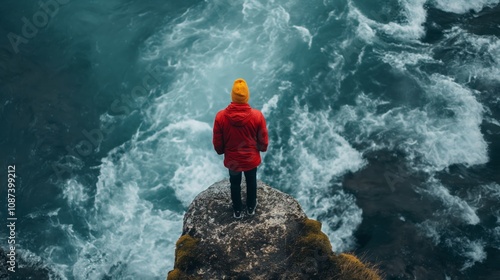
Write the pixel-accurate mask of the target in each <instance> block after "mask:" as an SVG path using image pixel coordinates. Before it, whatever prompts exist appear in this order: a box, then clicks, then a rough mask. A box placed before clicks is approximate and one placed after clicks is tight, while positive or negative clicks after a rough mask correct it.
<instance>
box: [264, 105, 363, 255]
mask: <svg viewBox="0 0 500 280" xmlns="http://www.w3.org/2000/svg"><path fill="white" fill-rule="evenodd" d="M331 117H332V114H331V110H327V111H319V112H311V111H309V109H308V108H307V106H306V107H301V106H300V105H299V102H298V99H295V108H294V114H293V115H292V116H290V121H291V122H292V127H291V132H292V135H291V137H290V138H289V140H288V145H289V146H290V149H289V150H287V151H286V156H283V155H282V154H281V155H280V152H283V151H279V152H276V151H273V152H274V154H273V162H271V163H268V164H271V165H273V166H274V168H276V169H279V170H281V171H280V172H279V174H275V175H274V177H277V178H278V179H277V181H279V182H280V185H281V187H282V188H284V189H286V190H287V191H288V192H290V193H292V194H293V195H294V196H295V197H297V199H298V201H299V202H300V204H301V205H302V206H303V209H304V211H305V212H306V214H307V215H308V216H309V217H312V218H316V219H319V220H320V221H321V222H322V223H323V231H324V232H325V233H326V234H327V235H328V236H329V238H330V241H331V243H332V247H333V249H334V250H335V251H337V252H339V251H345V250H349V249H352V246H353V245H354V243H353V241H354V240H353V238H352V235H353V232H354V230H355V229H356V228H357V227H358V226H359V224H360V223H361V213H362V211H361V209H360V208H358V207H357V206H356V204H355V198H354V197H353V196H352V195H349V194H346V193H344V192H343V191H342V189H341V186H340V184H338V183H333V181H332V180H335V178H339V177H340V176H341V175H343V174H345V173H346V172H349V171H352V172H354V171H356V170H358V169H360V168H361V167H363V166H364V164H365V161H364V160H363V158H362V156H361V154H360V153H359V152H358V151H356V150H355V149H354V148H352V147H351V145H350V144H349V143H348V142H347V141H346V140H345V139H344V138H343V137H341V136H340V135H339V134H338V132H337V131H336V128H335V127H334V125H333V123H332V121H331ZM290 158H293V159H295V160H294V161H292V162H291V161H290ZM291 174H292V175H291Z"/></svg>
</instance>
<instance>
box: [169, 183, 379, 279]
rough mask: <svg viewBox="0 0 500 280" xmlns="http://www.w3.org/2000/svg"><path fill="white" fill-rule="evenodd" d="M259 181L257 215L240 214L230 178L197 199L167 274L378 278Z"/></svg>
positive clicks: (180, 276)
mask: <svg viewBox="0 0 500 280" xmlns="http://www.w3.org/2000/svg"><path fill="white" fill-rule="evenodd" d="M257 187H258V190H257V200H258V206H257V210H256V213H255V215H254V216H249V215H246V213H245V215H244V216H243V218H242V219H239V220H237V219H235V218H233V213H232V208H231V198H230V189H229V181H228V180H223V181H220V182H217V183H215V184H213V185H212V186H210V187H209V188H208V189H207V190H205V191H203V192H202V193H200V194H199V195H198V196H197V197H196V198H195V199H194V201H193V202H192V203H191V205H190V206H189V209H188V211H187V212H186V214H185V216H184V226H183V232H182V236H181V237H180V238H179V240H178V241H177V244H176V252H175V265H174V269H173V270H172V271H170V272H169V273H168V277H167V279H169V280H174V279H252V280H253V279H266V280H268V279H287V280H288V279H363V280H367V279H380V277H379V275H378V274H377V271H376V270H375V269H372V268H370V267H369V266H367V265H365V264H363V263H362V262H361V261H359V260H358V259H357V258H356V257H355V256H353V255H350V254H335V253H333V251H332V247H331V244H330V241H329V239H328V237H327V236H326V235H325V234H324V233H323V232H321V223H320V222H318V221H315V220H311V219H308V218H307V216H306V215H305V213H304V212H303V211H302V208H301V207H300V205H299V203H298V202H297V201H296V200H295V199H294V198H293V197H291V196H290V195H287V194H285V193H283V192H280V191H278V190H276V189H274V188H271V187H270V186H268V185H266V184H264V183H262V182H261V181H259V182H258V186H257ZM245 188H246V186H245V185H244V184H243V185H242V190H243V192H242V198H243V201H245V199H244V198H245V197H246V193H245Z"/></svg>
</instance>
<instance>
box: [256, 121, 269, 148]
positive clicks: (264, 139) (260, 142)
mask: <svg viewBox="0 0 500 280" xmlns="http://www.w3.org/2000/svg"><path fill="white" fill-rule="evenodd" d="M259 113H260V112H259ZM260 119H261V121H260V122H259V123H260V124H259V130H258V132H257V149H258V150H259V151H261V152H265V151H267V145H268V144H269V136H268V133H267V126H266V119H265V118H264V115H262V113H260Z"/></svg>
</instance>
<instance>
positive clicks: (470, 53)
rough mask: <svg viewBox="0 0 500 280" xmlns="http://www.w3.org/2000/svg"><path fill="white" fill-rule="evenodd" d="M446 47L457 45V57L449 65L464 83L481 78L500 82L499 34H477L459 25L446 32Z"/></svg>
mask: <svg viewBox="0 0 500 280" xmlns="http://www.w3.org/2000/svg"><path fill="white" fill-rule="evenodd" d="M445 36H446V37H445V40H444V41H443V42H444V43H443V45H444V48H446V46H449V45H454V46H456V47H457V48H456V51H455V52H456V53H455V56H456V59H454V60H453V61H452V62H451V63H450V64H449V67H450V68H451V69H453V71H454V72H455V73H457V78H459V79H461V80H462V82H463V83H470V82H471V81H473V80H476V79H480V80H482V81H484V82H495V83H499V82H500V39H499V38H498V37H497V36H488V35H475V34H471V33H468V32H466V31H465V30H463V29H461V28H459V27H453V28H452V29H451V30H450V31H448V32H446V34H445Z"/></svg>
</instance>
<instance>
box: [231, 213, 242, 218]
mask: <svg viewBox="0 0 500 280" xmlns="http://www.w3.org/2000/svg"><path fill="white" fill-rule="evenodd" d="M233 217H234V218H235V219H241V218H242V217H241V211H234V212H233Z"/></svg>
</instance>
